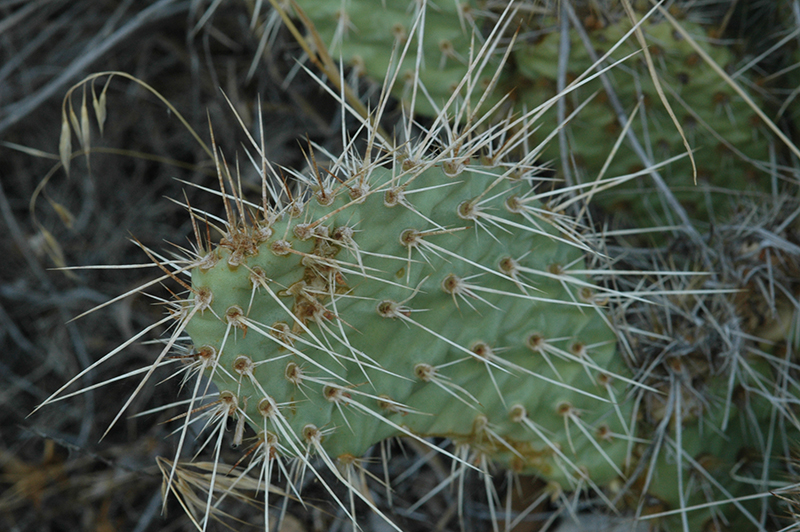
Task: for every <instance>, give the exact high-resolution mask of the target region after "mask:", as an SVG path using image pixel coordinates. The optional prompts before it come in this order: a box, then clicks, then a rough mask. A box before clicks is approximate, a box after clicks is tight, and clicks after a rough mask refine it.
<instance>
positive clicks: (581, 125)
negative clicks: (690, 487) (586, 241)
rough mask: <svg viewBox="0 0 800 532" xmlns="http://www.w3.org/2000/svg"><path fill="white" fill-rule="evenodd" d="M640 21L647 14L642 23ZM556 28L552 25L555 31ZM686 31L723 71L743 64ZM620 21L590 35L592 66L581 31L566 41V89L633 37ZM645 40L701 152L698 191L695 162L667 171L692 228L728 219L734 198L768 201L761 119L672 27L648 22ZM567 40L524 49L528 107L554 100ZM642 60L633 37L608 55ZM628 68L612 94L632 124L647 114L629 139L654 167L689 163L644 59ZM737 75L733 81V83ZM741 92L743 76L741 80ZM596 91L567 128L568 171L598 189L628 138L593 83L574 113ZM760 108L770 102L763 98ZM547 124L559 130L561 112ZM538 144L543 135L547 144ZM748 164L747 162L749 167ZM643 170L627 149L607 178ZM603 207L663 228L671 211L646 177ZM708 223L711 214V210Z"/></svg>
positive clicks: (601, 197)
mask: <svg viewBox="0 0 800 532" xmlns="http://www.w3.org/2000/svg"><path fill="white" fill-rule="evenodd" d="M641 15H642V14H641V13H640V14H639V16H641ZM553 25H555V23H553ZM681 26H682V27H683V28H684V29H685V30H686V31H687V32H688V33H689V34H690V35H692V36H693V38H694V40H695V41H696V43H697V44H698V45H699V46H700V47H701V49H702V50H703V51H704V52H705V53H707V54H708V55H709V56H710V57H711V59H712V60H713V61H714V62H716V63H717V64H718V65H720V66H721V67H723V68H725V69H734V68H735V65H736V62H737V60H736V57H735V56H734V55H733V53H732V52H731V51H730V49H729V48H728V47H726V46H721V45H716V46H715V45H713V44H711V42H713V41H712V40H711V39H709V38H708V37H707V33H708V32H710V31H711V29H706V28H704V27H702V26H700V25H699V24H693V23H690V22H686V21H684V22H682V23H681ZM631 27H632V25H631V23H630V21H629V20H627V19H626V18H622V19H620V20H618V21H617V22H615V23H613V24H610V25H608V26H606V27H603V28H599V29H590V30H587V35H588V37H589V38H590V41H591V47H592V50H593V52H594V53H595V54H596V55H595V56H594V58H592V57H591V56H590V55H589V53H588V52H587V49H586V46H585V45H584V44H583V42H582V41H581V39H580V36H579V33H578V31H577V30H574V29H573V30H571V31H570V32H569V39H568V40H569V43H570V46H569V50H570V53H569V59H568V61H567V65H568V67H567V68H568V71H567V77H568V81H569V80H571V79H574V78H575V77H576V76H578V75H579V74H581V73H583V72H585V71H587V70H588V69H589V68H590V67H591V66H592V64H593V63H594V60H595V59H596V58H599V57H602V56H603V55H604V54H605V53H606V52H607V51H609V50H610V49H611V47H612V46H614V45H616V44H617V43H618V42H619V41H620V40H621V39H623V38H624V36H625V34H626V33H627V32H628V31H629V30H630V29H631ZM642 30H643V32H644V34H645V36H646V39H647V42H648V44H649V46H650V49H649V51H650V54H651V56H652V59H653V61H654V66H655V68H656V71H657V72H658V76H659V82H660V84H661V87H662V89H663V90H664V92H665V94H666V96H667V98H668V100H669V101H670V105H671V106H672V108H673V111H674V112H675V115H676V118H677V119H678V121H679V122H680V124H681V127H682V128H683V131H684V134H685V135H686V138H687V140H688V141H689V145H690V146H692V148H693V149H695V151H694V153H693V156H694V159H695V163H696V165H697V178H698V186H695V184H694V181H693V177H692V165H691V162H690V161H689V159H688V157H684V158H683V159H682V160H678V161H675V162H673V163H671V164H669V165H668V166H666V167H664V168H662V169H661V172H662V173H663V175H664V179H665V180H666V181H667V182H668V183H669V186H670V189H671V190H672V191H673V193H674V194H675V197H676V198H678V200H680V201H681V202H682V203H683V205H684V207H685V208H686V209H687V211H688V212H689V215H690V216H692V217H693V218H698V219H701V220H708V218H709V214H710V215H711V216H716V217H720V216H722V217H724V216H726V215H727V213H728V212H729V209H730V206H731V205H732V204H733V203H734V201H733V198H732V197H731V193H732V191H736V194H741V193H745V192H748V193H750V194H756V195H757V194H759V193H765V192H769V190H770V186H771V184H770V182H769V179H764V178H763V177H760V176H761V175H762V174H761V173H760V170H759V168H758V162H759V161H766V160H768V158H769V145H770V139H771V135H770V134H769V132H768V131H767V129H766V127H765V126H764V125H763V124H762V123H761V121H760V119H759V118H758V116H757V115H756V113H755V112H754V111H753V110H752V109H751V108H750V107H749V106H748V105H747V103H745V102H744V100H742V98H741V97H740V96H739V95H738V94H737V93H736V91H735V90H734V89H733V88H731V87H730V86H729V85H728V84H727V83H726V82H725V80H723V79H722V78H721V77H720V76H719V74H717V73H716V72H715V71H714V70H713V69H712V67H711V66H710V65H709V64H707V63H706V62H705V61H704V60H703V59H702V57H701V56H700V54H699V53H698V52H697V51H696V50H695V48H694V46H692V45H691V44H690V43H689V42H688V40H687V39H685V38H684V37H683V36H682V34H681V33H679V32H678V31H677V30H676V29H675V28H674V27H673V26H672V24H671V23H670V22H669V21H667V20H665V19H663V18H661V19H658V18H656V19H654V20H652V21H645V22H644V23H643V24H642ZM560 40H561V35H560V33H557V32H556V33H553V32H550V33H544V35H543V36H540V37H539V38H537V39H536V40H532V41H530V42H528V43H525V44H523V45H520V46H518V47H517V49H516V51H515V54H514V57H515V60H516V61H515V64H516V65H517V66H518V68H519V73H520V75H521V76H522V77H523V78H525V79H527V80H530V83H531V90H529V91H519V98H520V100H521V102H524V103H525V104H526V105H528V106H529V107H531V106H533V105H535V103H536V102H541V101H543V100H546V99H548V98H552V97H554V96H555V95H556V92H557V91H556V82H555V80H556V76H557V69H558V64H559V62H558V61H559V48H560V46H561V42H560ZM637 50H640V47H639V46H638V44H637V41H636V40H635V38H634V37H629V39H628V40H627V41H626V42H625V43H624V44H623V45H622V46H620V47H619V48H617V49H616V50H615V51H614V52H612V53H611V55H610V56H609V58H608V59H607V60H606V63H605V64H610V63H612V62H614V61H618V60H621V59H623V58H624V57H625V56H627V55H628V54H631V53H634V52H636V51H637ZM623 65H624V66H623V67H621V68H616V69H613V70H612V71H611V72H609V73H608V77H609V80H610V82H611V85H612V87H613V91H614V93H615V95H616V97H617V98H618V99H619V101H620V102H621V103H622V105H623V108H624V110H625V112H626V113H627V114H628V115H629V116H630V115H631V113H632V112H633V109H634V106H635V105H636V102H639V101H641V102H642V104H643V105H642V107H641V108H640V109H639V110H638V113H639V114H638V116H636V117H634V119H633V121H632V124H631V130H632V131H633V132H634V134H635V136H636V138H637V139H639V141H640V142H641V143H642V144H643V145H644V146H645V149H646V151H647V152H648V153H649V155H650V157H651V160H652V161H654V162H659V161H665V160H667V159H669V158H671V157H676V156H680V155H682V154H684V155H685V153H686V148H685V147H684V144H683V139H682V138H681V135H680V133H679V132H678V130H677V128H676V127H675V125H674V124H673V122H672V120H671V118H670V116H669V114H668V112H667V110H666V109H665V107H664V104H663V103H662V102H661V100H660V97H659V95H658V92H657V90H656V87H655V84H654V82H653V79H652V77H651V75H650V74H649V73H648V70H647V66H646V63H645V59H644V57H642V54H641V52H640V53H639V54H638V55H637V56H635V57H633V58H630V59H629V60H627V61H626V62H625V63H624V64H623ZM732 73H733V72H731V74H732ZM737 79H738V81H739V82H742V81H743V80H746V76H742V77H739V78H737ZM595 91H599V92H598V94H597V95H596V96H595V97H594V98H593V99H592V100H591V101H589V103H588V104H587V105H586V106H585V107H584V108H582V109H581V110H580V111H579V112H578V113H577V114H576V116H575V117H574V119H573V120H572V122H571V125H570V127H569V128H568V134H567V141H568V149H569V156H570V161H569V165H570V166H571V167H572V171H573V172H575V173H576V174H577V175H578V177H579V179H580V180H589V181H591V180H594V179H596V178H597V177H598V175H597V174H598V171H599V170H600V169H601V168H603V165H604V164H605V162H606V159H607V158H608V157H609V154H610V153H611V152H612V148H613V146H614V143H615V142H616V141H617V138H618V137H619V135H620V134H621V132H622V126H621V125H620V124H619V122H618V120H617V116H616V113H615V111H614V108H613V107H612V106H611V104H610V103H609V98H608V93H607V92H606V90H605V88H604V87H603V85H602V84H601V83H600V81H599V80H594V81H592V82H590V83H588V84H586V85H585V86H583V87H581V88H580V89H579V90H577V91H575V92H573V93H572V94H570V95H569V96H568V97H567V99H566V101H567V103H568V109H567V111H568V112H570V111H571V110H573V109H576V108H577V107H578V106H580V105H581V104H582V103H584V102H585V101H586V100H587V99H588V98H590V97H591V96H592V94H593V93H594V92H595ZM756 100H757V103H758V104H759V105H763V101H761V100H760V99H758V98H756ZM547 116H548V117H549V118H545V120H548V119H549V120H553V121H555V120H557V119H556V115H555V112H552V111H551V112H550V113H548V115H547ZM540 137H541V135H540ZM544 156H545V157H547V158H551V159H556V158H559V157H560V153H559V146H558V144H557V143H551V144H550V145H549V146H548V148H547V149H546V150H545V152H544ZM748 161H749V162H748ZM642 168H644V164H643V163H642V160H641V159H640V158H639V157H638V155H637V154H636V153H635V152H634V151H633V150H632V149H631V148H630V147H629V145H628V144H627V142H623V143H622V145H621V146H620V149H619V151H617V153H616V154H615V156H614V158H613V159H612V160H611V162H610V164H609V166H608V168H607V169H606V172H605V174H604V176H605V177H615V176H622V175H626V174H631V173H634V172H637V171H639V170H641V169H642ZM594 201H595V203H596V204H598V205H601V206H603V207H604V208H606V209H607V210H608V211H609V212H618V213H619V212H625V213H626V214H627V215H628V217H629V218H630V219H631V220H632V221H633V223H634V225H636V226H642V225H652V223H653V222H654V221H656V222H660V223H664V222H665V221H666V220H667V219H668V218H665V217H664V213H665V208H666V207H665V205H663V204H662V201H661V200H660V199H659V194H658V193H657V192H656V191H655V190H654V188H653V185H652V181H651V180H650V178H649V176H647V175H643V176H640V177H638V178H636V179H635V180H633V181H630V182H628V183H625V184H624V185H622V186H615V187H613V189H612V190H610V191H608V192H606V193H600V194H598V195H597V196H596V197H595V198H594ZM710 205H711V206H712V207H711V213H709V206H710Z"/></svg>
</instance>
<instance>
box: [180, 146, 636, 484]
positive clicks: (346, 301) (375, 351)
mask: <svg viewBox="0 0 800 532" xmlns="http://www.w3.org/2000/svg"><path fill="white" fill-rule="evenodd" d="M405 162H406V164H398V165H396V166H394V167H393V168H384V167H374V168H368V169H365V172H366V174H356V175H353V176H350V177H345V176H342V177H341V178H340V179H341V181H337V180H334V179H326V180H324V185H322V186H320V187H316V191H315V192H314V194H313V195H311V196H308V197H303V198H302V199H301V198H298V199H296V200H295V201H294V202H293V203H291V204H290V205H289V206H288V207H287V208H286V209H285V210H284V211H282V212H281V213H280V214H278V213H269V214H268V215H267V216H266V219H263V218H261V217H260V218H259V222H258V223H257V224H256V225H241V224H238V223H229V224H227V229H226V235H225V237H224V238H223V239H222V240H221V242H220V244H219V245H218V246H215V247H214V248H213V249H212V250H210V251H209V252H208V254H206V255H205V257H204V258H203V260H202V262H201V263H200V265H199V266H197V267H196V268H194V269H193V270H192V292H193V293H194V294H195V296H194V299H193V300H192V304H193V308H194V309H198V311H197V312H194V313H193V316H192V318H191V319H190V320H189V322H188V324H187V326H186V332H188V333H189V335H190V336H191V338H192V341H193V344H194V349H195V352H196V353H197V354H198V356H199V357H201V358H208V359H209V361H210V362H213V363H212V364H210V366H209V370H208V371H209V374H210V375H211V376H212V378H213V381H214V382H215V383H216V384H217V386H218V388H219V389H220V393H221V396H220V397H221V398H224V400H225V401H227V402H230V404H231V407H232V408H235V409H236V412H237V414H236V415H237V416H244V417H245V418H246V419H247V420H248V422H249V423H250V424H251V425H252V426H253V428H254V429H255V430H256V431H260V432H261V433H262V434H269V435H271V436H270V437H272V436H274V437H275V438H276V441H277V442H278V444H279V445H280V448H281V449H282V452H284V453H287V454H288V455H289V456H293V455H294V456H297V455H302V454H304V453H305V452H306V449H307V448H308V447H309V446H313V447H315V448H316V451H317V452H320V453H325V454H327V455H329V456H330V457H331V458H333V459H339V460H346V459H348V457H360V456H362V455H363V454H364V453H365V452H366V451H367V449H368V448H369V447H370V446H372V445H374V444H376V443H378V442H380V441H382V440H384V439H386V438H388V437H391V436H402V435H414V436H442V437H448V438H451V439H453V440H454V441H456V442H458V443H460V444H464V445H468V446H469V447H470V448H471V449H473V450H475V451H477V452H480V453H484V454H487V455H490V456H491V457H492V459H494V460H498V461H499V462H501V463H505V464H507V465H510V466H511V467H513V468H514V469H515V470H517V471H528V472H535V473H537V474H540V475H542V476H545V477H546V478H548V479H550V480H553V481H555V482H558V483H561V484H563V485H564V486H565V487H566V486H569V485H571V484H572V483H573V482H574V481H575V479H576V478H581V477H584V478H585V480H586V481H589V482H592V483H595V484H597V485H603V484H606V483H608V482H609V481H610V480H611V479H612V478H614V477H616V476H619V475H621V474H622V471H621V469H620V467H621V466H622V464H623V462H624V457H625V454H626V449H627V447H628V442H627V441H626V439H627V436H626V433H627V428H626V426H625V425H623V423H625V422H626V421H625V420H627V419H629V417H630V407H629V406H625V405H623V406H620V405H618V404H616V403H617V400H618V398H619V397H621V396H622V394H623V390H624V387H625V386H626V382H625V379H624V378H621V377H620V374H621V373H623V372H626V368H625V365H624V362H623V361H622V359H621V358H620V357H619V356H617V354H616V350H615V337H614V334H613V332H612V331H611V330H610V329H609V327H608V325H607V323H606V322H605V321H603V319H602V318H601V316H600V315H599V314H598V311H599V307H598V306H597V305H596V304H595V303H594V301H595V295H594V291H593V288H592V285H591V284H590V283H589V282H588V281H587V279H586V277H585V275H584V274H583V273H571V270H578V271H579V270H581V269H582V264H583V263H582V259H581V256H582V253H583V252H584V251H583V250H582V249H580V244H579V242H575V241H573V238H574V236H573V235H570V234H569V233H568V232H565V231H563V230H559V229H558V228H557V226H558V222H559V217H558V216H556V215H551V214H550V213H548V212H547V211H546V209H545V208H544V206H543V205H542V204H541V203H540V202H539V200H537V199H536V198H535V195H533V194H532V193H531V190H530V185H529V184H528V183H527V182H525V181H521V180H519V179H514V178H513V176H512V175H510V173H505V174H503V173H501V172H500V171H492V170H489V169H486V168H481V167H480V166H474V165H470V164H469V163H468V161H467V162H466V163H467V164H466V165H464V163H462V162H456V161H443V162H442V163H439V164H431V163H429V162H425V163H419V164H413V163H411V161H410V160H406V161H405ZM212 368H213V369H212ZM575 457H577V458H575Z"/></svg>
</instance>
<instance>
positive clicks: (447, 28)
mask: <svg viewBox="0 0 800 532" xmlns="http://www.w3.org/2000/svg"><path fill="white" fill-rule="evenodd" d="M298 5H299V6H300V7H301V8H302V9H303V11H304V13H305V14H306V16H308V17H309V19H310V20H311V21H312V22H313V24H314V28H315V29H316V31H317V32H318V33H319V35H320V37H321V38H322V39H323V42H324V44H325V45H326V46H327V47H328V51H329V52H330V53H331V54H332V56H333V57H335V58H339V57H342V59H343V60H344V62H345V64H346V65H347V66H352V67H354V69H355V73H356V74H358V75H367V76H369V77H371V78H372V79H374V80H379V81H380V80H383V79H384V76H386V73H387V72H395V71H396V72H397V73H398V81H397V82H396V83H395V86H394V91H395V94H396V95H397V96H399V97H401V98H403V99H404V100H406V101H410V100H411V98H412V92H417V94H416V96H415V105H414V108H415V110H416V111H417V112H419V113H422V114H426V115H435V114H437V112H438V110H439V109H441V108H442V106H443V105H444V104H445V102H447V101H448V100H449V99H450V97H451V95H452V94H453V91H454V89H455V88H456V87H457V86H459V84H461V83H462V80H463V79H464V77H465V74H466V73H467V71H468V65H469V61H470V55H469V54H470V49H471V47H473V45H474V50H473V52H474V53H476V52H477V49H478V48H479V47H480V45H481V40H480V38H481V33H480V31H479V28H478V27H477V24H478V23H479V21H480V19H476V12H475V7H476V6H475V3H474V2H472V1H470V2H461V1H456V2H452V1H449V2H441V3H439V4H437V5H436V7H435V8H432V6H431V5H430V4H426V3H423V2H409V1H408V0H388V1H385V2H379V3H375V2H373V1H371V0H347V1H346V2H339V1H330V0H303V1H301V2H298ZM420 15H423V16H420ZM473 38H474V39H475V41H473ZM406 47H407V49H406ZM392 54H394V55H392ZM401 57H402V61H400V59H401ZM390 65H392V66H393V69H391V70H390V68H389V66H390ZM490 78H491V73H488V75H487V77H486V79H485V80H484V81H486V82H488V81H489V79H490ZM415 87H416V89H415Z"/></svg>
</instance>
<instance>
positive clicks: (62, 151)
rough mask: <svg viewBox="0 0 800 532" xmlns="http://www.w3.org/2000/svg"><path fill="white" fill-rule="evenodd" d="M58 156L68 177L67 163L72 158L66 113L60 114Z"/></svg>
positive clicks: (70, 135) (70, 136)
mask: <svg viewBox="0 0 800 532" xmlns="http://www.w3.org/2000/svg"><path fill="white" fill-rule="evenodd" d="M58 155H59V156H60V157H61V164H62V165H63V166H64V171H65V172H66V173H67V175H69V161H70V159H71V158H72V134H71V133H70V131H69V122H68V121H67V113H66V111H64V113H62V117H61V138H60V139H59V141H58Z"/></svg>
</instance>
